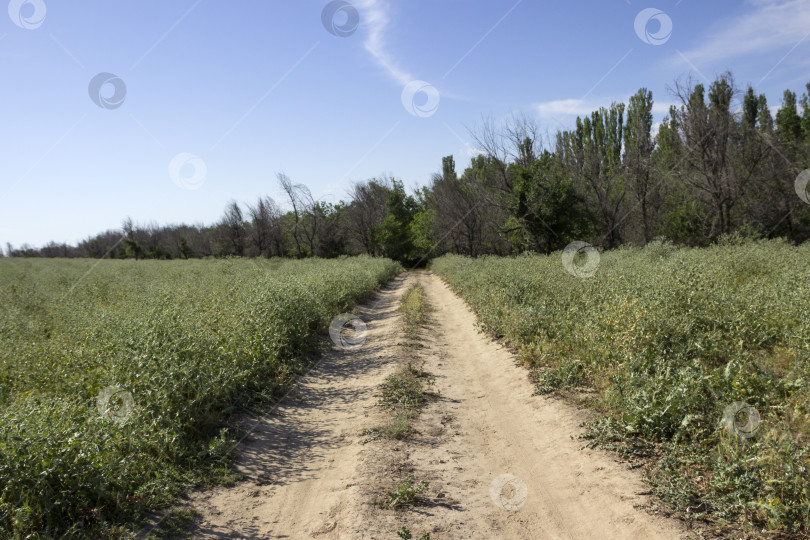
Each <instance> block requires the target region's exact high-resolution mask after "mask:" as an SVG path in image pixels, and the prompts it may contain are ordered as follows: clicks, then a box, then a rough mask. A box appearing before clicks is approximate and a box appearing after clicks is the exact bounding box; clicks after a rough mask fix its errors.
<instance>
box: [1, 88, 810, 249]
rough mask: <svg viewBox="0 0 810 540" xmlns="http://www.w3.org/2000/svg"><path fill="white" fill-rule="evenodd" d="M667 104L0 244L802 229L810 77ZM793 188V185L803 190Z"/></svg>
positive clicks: (805, 222)
mask: <svg viewBox="0 0 810 540" xmlns="http://www.w3.org/2000/svg"><path fill="white" fill-rule="evenodd" d="M671 93H672V94H673V96H674V97H675V98H676V102H677V105H673V106H671V107H670V110H669V114H668V116H667V117H666V118H665V119H664V120H663V122H662V123H661V124H660V125H659V126H658V129H657V133H653V131H654V127H655V126H654V124H653V114H652V109H653V96H652V92H650V91H649V90H647V89H645V88H642V89H640V90H639V91H638V92H636V93H635V94H634V95H633V96H632V97H631V98H630V99H629V102H628V103H627V104H624V103H613V104H611V105H610V106H609V107H602V108H600V109H599V110H597V111H594V112H592V113H591V114H590V115H587V116H584V117H578V118H577V120H576V123H575V126H574V128H573V129H571V130H561V131H557V132H556V133H555V134H554V135H553V136H550V135H549V134H548V133H546V134H545V135H544V134H543V133H541V131H540V127H539V126H538V124H537V123H536V122H535V121H534V120H532V119H530V118H528V117H525V116H513V117H512V118H510V119H508V120H505V121H503V122H495V121H493V120H490V119H485V120H483V121H482V122H481V124H480V125H479V126H478V127H477V128H475V129H473V130H471V135H472V137H473V139H474V141H475V143H476V146H477V147H478V149H480V153H479V154H478V155H477V156H476V157H474V158H472V159H471V161H470V163H469V165H468V166H467V167H466V168H465V169H464V170H463V171H462V172H461V174H459V173H458V172H457V170H456V164H455V162H454V159H453V157H452V156H447V157H444V158H442V162H441V165H442V167H441V171H440V172H437V173H436V174H434V175H433V177H432V178H431V179H430V181H429V182H428V184H427V185H425V186H423V187H420V188H418V189H416V190H415V191H414V192H413V193H407V192H406V190H405V188H404V185H403V182H402V181H401V180H398V179H395V178H391V177H387V176H384V177H381V178H373V179H370V180H367V181H364V182H358V183H356V184H354V185H353V186H352V188H351V190H350V193H349V197H348V198H349V200H348V201H341V202H339V203H336V204H332V203H326V202H323V201H320V200H317V199H315V198H314V197H313V195H312V193H311V192H310V190H309V189H308V188H307V187H306V186H304V185H302V184H296V183H294V182H293V181H292V180H291V179H290V178H289V177H288V176H287V175H285V174H283V173H279V174H278V175H277V178H276V180H277V183H278V186H279V188H280V189H281V191H282V192H283V193H284V196H285V200H284V201H283V202H282V204H283V206H282V204H279V203H278V202H276V201H274V200H273V199H272V198H270V197H261V198H259V199H258V200H257V201H255V202H254V203H252V204H246V205H240V204H239V203H238V202H236V201H231V202H229V203H228V204H227V206H226V208H225V211H224V214H223V216H222V218H221V219H220V221H219V222H217V223H215V224H213V225H208V226H204V225H196V226H191V225H158V224H147V225H137V224H135V223H133V221H132V220H131V219H126V220H125V221H124V223H123V224H122V227H121V230H110V231H106V232H103V233H100V234H97V235H95V236H93V237H91V238H88V239H86V240H84V241H82V242H80V243H78V245H75V246H72V245H67V244H56V243H53V242H52V243H49V244H47V245H46V246H44V247H41V248H32V247H30V246H22V247H20V248H14V247H13V246H11V245H8V246H7V249H6V255H8V256H40V257H94V258H101V257H109V258H136V259H142V258H157V259H176V258H185V259H187V258H197V257H224V256H244V257H299V258H301V257H336V256H340V255H345V254H349V255H352V254H360V253H367V254H371V255H377V256H386V257H390V258H393V259H397V260H400V261H403V262H407V263H412V264H413V263H418V262H420V261H422V260H425V259H426V258H427V257H433V256H436V255H439V254H442V253H447V252H454V253H461V254H466V255H470V256H478V255H482V254H498V255H508V254H516V253H521V252H524V251H534V252H541V253H551V252H553V251H555V250H559V249H562V248H563V247H565V246H566V245H567V244H568V243H570V242H571V241H573V240H584V241H587V242H589V243H591V244H593V245H598V246H601V247H603V248H606V249H610V248H616V247H619V246H621V245H623V244H635V245H643V244H646V243H648V242H650V241H652V240H654V239H657V238H665V239H668V240H670V241H672V242H674V243H678V244H685V245H692V246H699V245H706V244H709V243H711V242H714V241H716V240H717V239H718V238H721V237H727V236H729V235H736V236H739V237H744V238H772V237H784V238H787V239H789V240H790V241H792V242H796V243H799V242H804V241H805V240H807V239H808V238H810V204H808V203H807V199H808V193H807V186H797V177H798V176H799V174H800V173H801V172H802V171H803V170H806V169H808V168H810V83H808V84H807V85H806V91H805V92H804V93H803V94H802V95H801V96H798V95H797V93H795V92H793V91H791V90H785V92H784V95H783V97H782V102H781V105H780V106H779V108H778V110H777V112H776V114H775V115H774V114H772V112H771V110H770V108H769V105H768V102H767V99H766V97H765V95H764V94H757V93H756V92H755V91H754V89H753V88H752V87H751V86H748V87H747V88H746V89H745V90H740V89H739V88H738V87H737V86H736V85H735V83H734V80H733V78H732V76H731V74H730V73H725V74H722V75H720V76H718V77H717V78H716V79H715V80H714V81H713V82H712V83H711V84H709V85H708V88H707V87H705V86H704V85H703V84H701V83H697V82H695V81H694V80H691V79H687V80H682V81H678V82H676V83H675V85H674V88H672V89H671ZM801 189H804V190H805V191H804V193H803V194H802V191H801Z"/></svg>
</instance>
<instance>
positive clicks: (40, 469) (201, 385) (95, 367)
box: [0, 257, 398, 537]
mask: <svg viewBox="0 0 810 540" xmlns="http://www.w3.org/2000/svg"><path fill="white" fill-rule="evenodd" d="M397 268H398V265H396V264H395V263H393V262H391V261H390V260H387V259H372V258H368V257H359V258H353V259H346V258H342V259H335V260H304V261H286V262H282V261H279V260H277V259H271V260H257V261H249V260H231V259H225V260H217V261H182V262H181V261H178V262H151V261H141V262H135V261H92V260H74V261H65V260H62V261H53V260H36V259H4V260H2V261H0V291H2V292H0V294H2V301H3V306H4V309H3V310H2V312H0V536H3V537H6V536H11V535H18V536H20V537H29V536H26V535H35V536H36V535H44V536H58V535H62V534H70V533H80V534H88V532H87V531H88V530H92V531H95V533H98V534H100V533H101V532H103V531H108V532H109V530H110V528H109V526H106V525H105V523H111V522H115V521H119V522H120V521H121V520H123V519H131V518H132V517H133V516H135V515H137V514H138V513H139V512H141V511H142V510H144V509H149V508H156V507H159V506H160V505H162V504H165V503H166V502H167V501H169V500H170V499H171V498H172V497H174V496H176V495H177V494H178V493H179V492H180V491H181V490H182V489H183V488H184V487H186V486H188V485H191V484H193V483H195V482H198V481H199V480H200V479H202V478H210V477H211V476H210V473H211V471H212V470H214V469H217V468H220V469H225V467H224V464H225V463H226V462H227V456H228V454H229V452H230V451H231V450H232V448H233V446H234V442H235V441H234V436H233V434H232V433H230V432H228V430H227V428H226V426H227V420H228V418H229V416H230V415H231V414H233V412H235V411H236V410H238V408H240V407H244V406H249V405H251V404H254V405H255V404H260V403H262V402H264V403H268V402H270V401H272V400H273V399H275V398H278V397H279V396H280V394H281V393H282V392H283V391H285V389H287V388H288V387H289V385H290V383H291V381H292V380H293V378H294V376H295V375H296V374H297V373H299V372H300V371H301V369H302V368H303V367H305V366H306V365H307V364H308V362H309V360H308V358H307V352H308V351H313V352H314V349H313V344H314V343H315V342H314V341H313V340H312V336H313V334H314V333H317V332H320V331H322V330H323V329H324V328H325V327H326V326H327V325H328V324H329V321H330V320H331V318H332V317H333V316H335V315H336V314H338V313H340V312H342V311H346V310H348V309H350V307H351V306H352V305H353V304H354V303H356V302H357V301H359V300H361V299H362V298H364V297H365V296H366V295H367V294H369V292H370V291H372V290H373V289H374V288H376V287H377V286H379V285H380V284H382V283H384V282H385V281H387V280H388V279H389V278H390V277H392V276H393V275H394V274H395V273H396V271H397ZM111 386H112V387H116V388H118V389H120V392H119V396H118V397H116V398H115V400H118V401H116V402H114V403H112V402H111V403H109V404H108V407H110V408H112V409H115V408H116V407H119V408H121V407H123V408H124V409H126V406H127V403H126V398H125V397H124V396H126V395H127V394H126V393H129V394H128V395H131V396H132V405H134V406H133V407H132V409H131V412H130V411H129V410H128V409H126V410H119V411H118V414H119V415H120V417H119V418H115V416H111V417H108V418H112V420H110V419H108V418H102V415H101V414H100V412H99V409H98V408H97V397H98V396H99V394H100V393H102V392H103V389H105V388H107V387H111ZM115 420H121V421H115ZM206 473H209V474H208V475H207V476H206Z"/></svg>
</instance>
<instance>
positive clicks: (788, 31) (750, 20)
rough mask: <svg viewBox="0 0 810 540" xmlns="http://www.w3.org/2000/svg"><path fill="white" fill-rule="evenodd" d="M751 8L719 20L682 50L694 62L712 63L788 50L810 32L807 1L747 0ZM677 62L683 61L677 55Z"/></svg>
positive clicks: (809, 10)
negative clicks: (697, 42) (752, 54)
mask: <svg viewBox="0 0 810 540" xmlns="http://www.w3.org/2000/svg"><path fill="white" fill-rule="evenodd" d="M747 4H748V5H749V6H750V9H749V10H748V11H747V12H746V13H744V14H742V15H738V16H736V17H732V18H729V19H724V20H722V21H720V22H718V24H717V25H715V27H714V28H712V29H711V30H710V31H709V32H708V33H707V35H706V36H704V37H703V38H702V39H701V41H700V44H699V45H697V46H695V47H693V48H691V49H689V50H686V51H684V52H683V54H684V56H686V57H687V58H688V59H689V60H690V61H691V62H693V63H696V64H698V63H709V62H716V61H720V60H725V59H727V58H733V57H737V56H744V55H747V54H751V53H762V52H767V51H773V50H775V49H780V48H781V49H789V48H791V47H793V46H795V45H796V44H797V43H798V42H799V41H801V40H802V39H805V43H808V42H810V39H807V37H808V33H810V2H808V1H807V0H748V2H747ZM673 61H674V62H679V61H682V60H681V59H680V58H674V59H673Z"/></svg>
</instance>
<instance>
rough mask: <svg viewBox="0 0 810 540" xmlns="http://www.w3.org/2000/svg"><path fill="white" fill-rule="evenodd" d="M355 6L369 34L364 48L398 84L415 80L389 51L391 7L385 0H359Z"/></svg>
mask: <svg viewBox="0 0 810 540" xmlns="http://www.w3.org/2000/svg"><path fill="white" fill-rule="evenodd" d="M354 6H355V7H356V8H357V9H358V10H359V11H360V13H361V20H362V21H363V25H364V26H365V27H366V29H367V31H368V34H367V36H366V40H365V41H364V42H363V47H365V49H366V51H368V53H369V54H370V55H371V57H372V58H373V59H374V61H375V62H377V64H379V65H380V66H381V67H383V68H384V69H385V71H386V73H387V74H388V75H389V76H390V77H391V78H392V79H394V80H395V81H396V82H397V83H399V84H401V85H402V86H405V85H406V84H408V83H409V82H411V81H412V80H413V79H414V78H413V77H412V76H411V75H410V74H409V73H408V72H407V71H406V70H404V69H403V68H402V67H400V66H399V64H398V63H397V60H396V59H395V58H394V56H393V55H392V54H391V52H390V51H389V50H388V47H387V43H386V41H385V37H386V34H385V32H386V29H387V28H388V24H389V23H390V18H389V13H390V6H389V4H388V2H387V1H385V0H358V1H357V2H355V4H354Z"/></svg>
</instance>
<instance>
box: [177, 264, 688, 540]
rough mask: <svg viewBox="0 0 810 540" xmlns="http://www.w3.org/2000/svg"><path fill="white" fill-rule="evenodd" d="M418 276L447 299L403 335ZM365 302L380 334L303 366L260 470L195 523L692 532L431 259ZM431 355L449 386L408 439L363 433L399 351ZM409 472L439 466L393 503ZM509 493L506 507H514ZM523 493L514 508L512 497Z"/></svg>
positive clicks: (206, 496) (309, 532)
mask: <svg viewBox="0 0 810 540" xmlns="http://www.w3.org/2000/svg"><path fill="white" fill-rule="evenodd" d="M414 282H418V283H420V284H421V285H422V286H423V288H424V289H425V291H426V294H427V299H428V301H429V302H430V303H431V304H432V305H433V306H434V308H435V311H434V312H433V313H432V318H433V323H432V324H431V325H430V327H429V328H426V329H425V330H424V336H423V338H424V343H425V345H426V346H425V348H423V349H421V350H419V351H418V352H416V353H414V352H411V351H410V350H407V349H406V348H404V347H401V346H399V345H398V343H399V342H400V341H401V340H402V338H401V331H400V330H401V324H400V316H399V314H398V313H397V311H396V309H397V306H398V304H399V299H400V298H401V295H402V293H403V292H404V290H405V289H406V287H407V286H408V285H409V284H411V283H414ZM360 315H361V317H362V318H363V319H364V320H365V321H366V322H367V323H368V329H369V334H368V339H367V341H366V344H365V345H364V347H363V348H362V349H360V350H356V351H335V352H333V353H330V354H328V355H326V356H325V357H324V359H323V360H322V361H321V362H320V364H319V365H318V366H317V368H316V369H314V370H313V371H312V372H310V373H309V374H308V375H307V376H305V377H303V378H302V380H301V382H300V383H299V385H298V390H297V391H296V392H295V393H294V396H291V397H288V398H287V399H285V400H284V402H282V404H281V405H280V406H279V408H278V409H277V411H278V413H279V414H278V415H272V416H269V417H266V418H261V419H259V420H258V423H257V424H256V427H255V428H254V429H253V435H252V441H251V442H249V443H248V444H245V445H243V447H242V448H241V449H240V459H239V462H238V468H239V470H240V471H242V472H243V473H244V474H245V475H246V477H247V481H246V482H244V483H242V484H240V485H239V486H237V487H235V488H230V489H226V488H218V489H216V490H213V491H210V492H203V493H196V494H194V495H193V496H192V501H191V502H192V505H193V506H194V507H195V508H196V509H197V511H198V512H200V514H201V518H200V520H199V522H198V527H197V530H195V533H194V534H195V537H206V538H312V537H314V538H330V539H331V538H370V539H371V538H393V539H396V538H397V536H396V534H395V531H396V530H397V529H399V527H401V526H402V525H407V526H408V527H409V528H410V529H411V531H412V532H413V533H414V538H416V537H418V535H419V534H421V533H422V532H430V533H431V538H433V539H434V540H438V539H443V538H482V539H491V538H521V539H523V538H532V539H533V538H538V539H539V538H563V539H570V538H577V539H578V538H600V539H610V538H617V539H633V538H637V539H642V538H643V539H647V538H687V537H688V536H687V534H686V531H685V529H684V527H683V525H682V524H681V523H680V522H677V521H673V520H667V519H664V518H661V517H658V516H654V515H651V514H649V513H647V512H645V511H644V510H641V509H637V508H636V506H637V505H644V504H646V503H647V500H646V498H645V497H643V496H640V495H638V493H640V492H643V491H645V487H644V485H643V483H642V482H641V480H640V478H639V477H638V475H637V474H635V473H634V472H633V471H630V470H628V469H627V468H626V467H625V466H624V465H621V464H619V463H616V462H615V461H614V460H613V459H612V458H611V457H610V456H609V455H608V454H605V453H603V452H601V451H598V450H587V449H585V450H581V449H580V447H581V446H582V443H581V441H577V440H576V439H574V438H573V437H575V436H576V435H578V434H579V433H581V431H582V428H581V427H580V425H581V423H582V420H583V417H582V414H581V412H579V411H577V410H576V409H574V408H572V407H571V406H569V405H566V404H565V403H562V402H560V401H556V400H552V399H546V398H542V397H538V396H534V395H533V387H532V385H531V383H530V382H529V381H528V378H527V376H526V370H525V369H523V368H520V367H518V366H515V364H514V360H513V358H512V355H511V354H510V353H509V351H507V350H506V349H504V348H503V347H501V346H500V345H499V344H497V343H496V342H494V341H492V340H490V339H488V338H487V337H486V336H483V335H482V334H480V333H478V332H477V331H476V329H475V316H474V315H473V314H472V313H471V312H470V310H469V309H468V308H467V306H466V304H464V302H463V301H462V300H461V299H459V298H458V297H457V296H456V295H454V294H453V293H452V292H451V291H450V290H449V288H448V287H447V286H446V285H445V284H444V283H443V282H442V281H441V280H440V279H438V278H437V277H436V276H434V275H432V274H431V273H412V274H410V275H408V276H406V277H400V278H398V279H397V280H395V281H394V282H392V283H391V284H390V285H389V286H388V287H387V288H385V289H384V290H383V291H381V292H380V293H379V294H378V295H377V296H376V297H375V298H374V299H373V301H372V302H370V303H369V304H368V305H367V306H366V308H365V309H363V310H361V311H360ZM406 361H419V362H420V363H421V362H422V361H424V363H425V364H424V369H425V370H427V371H428V372H430V373H432V374H433V375H434V376H435V377H436V382H435V388H436V389H437V390H438V391H439V392H440V394H441V398H440V399H438V400H436V401H434V402H433V403H431V404H430V405H429V406H428V407H427V408H426V409H425V410H424V411H423V413H422V415H421V416H420V419H419V420H418V421H417V423H416V424H415V425H416V428H417V429H418V431H419V435H417V436H416V437H414V438H413V439H410V440H407V441H379V440H378V441H373V442H370V443H368V444H365V445H364V444H361V441H362V439H363V437H362V436H361V435H360V434H361V433H362V432H363V430H365V429H368V428H370V427H373V426H375V425H380V424H381V423H383V422H384V421H385V415H386V414H387V413H385V412H384V411H382V410H380V409H379V408H376V407H373V404H374V403H375V401H376V397H375V393H376V391H377V387H378V386H379V384H380V383H381V382H382V381H383V380H384V378H385V376H387V375H388V374H389V373H391V372H393V371H394V370H395V369H396V367H397V365H398V364H400V365H401V364H403V363H404V362H406ZM408 473H413V475H414V477H415V478H416V479H417V480H422V479H425V480H428V481H429V482H430V489H429V492H428V493H427V496H426V497H425V499H424V501H423V503H422V504H421V505H419V506H415V507H412V508H409V509H406V510H403V511H394V510H388V509H383V508H380V506H379V505H378V504H377V503H379V502H380V501H381V500H383V499H384V497H385V494H386V492H387V491H388V490H391V489H393V488H394V486H395V485H396V484H398V483H400V482H401V481H402V480H403V479H404V477H405V476H406V475H407V474H408ZM503 474H511V475H514V476H515V477H517V478H518V479H519V480H520V482H522V484H520V482H518V483H517V484H513V485H517V486H518V491H519V492H522V486H523V485H525V499H524V498H523V497H520V496H518V498H516V499H510V496H511V492H510V491H509V488H507V491H505V492H504V495H503V497H502V498H501V501H502V504H501V505H500V506H499V505H497V504H496V503H495V502H494V501H493V499H492V497H491V494H490V491H491V490H490V486H491V483H492V482H493V480H495V479H496V478H497V477H499V476H500V475H503ZM503 506H506V507H507V508H504V507H503ZM509 506H512V507H517V506H519V509H516V510H509V509H508V507H509Z"/></svg>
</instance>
